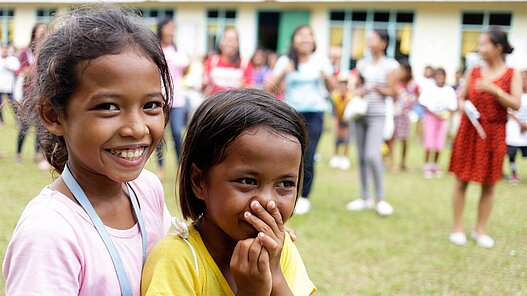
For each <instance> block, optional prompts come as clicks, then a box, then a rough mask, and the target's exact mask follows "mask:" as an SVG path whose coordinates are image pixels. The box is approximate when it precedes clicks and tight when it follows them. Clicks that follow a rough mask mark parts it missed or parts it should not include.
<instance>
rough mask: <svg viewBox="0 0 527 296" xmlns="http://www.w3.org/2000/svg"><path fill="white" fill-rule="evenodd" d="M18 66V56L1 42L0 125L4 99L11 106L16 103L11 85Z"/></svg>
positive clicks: (2, 118)
mask: <svg viewBox="0 0 527 296" xmlns="http://www.w3.org/2000/svg"><path fill="white" fill-rule="evenodd" d="M19 67H20V62H19V61H18V58H17V57H15V56H13V55H11V54H10V53H9V47H8V46H7V44H2V49H1V50H0V127H1V126H2V125H3V123H4V117H3V115H2V109H3V107H4V104H5V101H4V100H5V99H7V100H8V101H9V104H11V105H13V107H15V106H14V105H15V104H16V103H15V102H14V101H13V86H14V85H15V72H16V70H18V68H19ZM6 105H7V104H6Z"/></svg>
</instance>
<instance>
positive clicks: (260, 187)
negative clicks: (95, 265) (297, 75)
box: [142, 89, 316, 295]
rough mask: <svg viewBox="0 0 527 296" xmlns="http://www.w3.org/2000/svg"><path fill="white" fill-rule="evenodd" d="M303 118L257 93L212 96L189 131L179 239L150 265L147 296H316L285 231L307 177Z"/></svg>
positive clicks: (163, 245) (163, 244)
mask: <svg viewBox="0 0 527 296" xmlns="http://www.w3.org/2000/svg"><path fill="white" fill-rule="evenodd" d="M306 141H307V136H306V130H305V125H304V123H303V120H302V118H301V117H300V115H299V114H298V113H297V112H295V111H294V110H293V109H291V108H290V107H289V106H288V105H286V104H285V103H283V102H281V101H279V100H276V99H275V98H274V97H272V96H271V95H268V94H266V93H264V92H262V91H259V90H254V89H253V90H249V89H246V90H229V91H222V92H218V93H215V94H213V95H212V96H211V97H209V99H207V100H205V101H204V102H203V104H202V105H201V106H200V107H199V108H198V110H197V111H196V113H195V115H194V117H193V119H192V121H191V123H190V125H189V127H188V130H187V135H186V139H185V142H184V145H183V151H182V155H181V166H180V171H179V195H180V196H179V202H180V208H181V212H182V216H183V218H185V219H191V220H192V224H190V225H189V227H188V228H187V226H186V225H185V224H179V223H177V222H176V223H174V224H175V226H176V227H177V228H178V230H179V231H178V235H171V236H168V237H166V238H165V239H163V240H162V241H160V242H159V243H158V245H157V246H156V247H155V248H154V250H153V251H152V252H151V253H150V256H149V258H148V259H147V262H146V265H145V268H144V272H143V280H142V294H143V295H310V294H312V293H313V292H314V291H315V290H316V288H315V286H314V285H313V283H312V282H311V280H310V279H309V276H308V275H307V272H306V269H305V267H304V264H303V262H302V259H301V257H300V254H299V253H298V250H297V249H296V247H295V245H294V244H293V243H292V241H291V239H290V237H289V236H288V234H287V233H286V232H285V230H284V222H285V221H287V219H288V218H289V217H290V216H291V215H292V213H293V210H294V207H295V202H296V200H297V198H298V189H299V186H300V180H301V176H302V160H303V158H304V151H305V148H306Z"/></svg>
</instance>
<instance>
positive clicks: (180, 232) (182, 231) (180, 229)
mask: <svg viewBox="0 0 527 296" xmlns="http://www.w3.org/2000/svg"><path fill="white" fill-rule="evenodd" d="M172 226H174V229H175V230H176V231H175V233H176V235H177V236H179V237H180V238H182V239H183V240H184V241H185V242H186V243H187V245H188V246H189V248H190V251H191V252H192V257H194V270H196V274H197V275H199V266H198V256H197V255H196V250H195V249H194V247H193V246H192V244H191V243H190V242H189V241H188V235H189V232H188V226H187V224H185V222H184V221H181V220H180V219H178V218H176V217H172Z"/></svg>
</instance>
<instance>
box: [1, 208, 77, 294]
mask: <svg viewBox="0 0 527 296" xmlns="http://www.w3.org/2000/svg"><path fill="white" fill-rule="evenodd" d="M75 237H76V236H75V233H74V231H73V230H72V228H71V227H70V225H69V224H68V223H67V221H66V220H64V219H63V218H62V216H60V215H59V214H55V215H51V216H49V215H46V217H37V218H36V219H35V218H34V217H28V218H27V219H25V220H23V221H22V222H21V224H20V225H18V226H17V229H16V232H15V234H14V235H13V238H12V240H11V242H10V243H9V246H8V248H7V251H6V256H5V260H4V265H3V274H4V278H5V280H6V294H7V295H77V294H78V293H79V290H80V288H81V277H82V276H81V272H82V260H83V259H82V255H81V254H82V253H81V250H80V247H79V244H78V242H77V241H76V239H75Z"/></svg>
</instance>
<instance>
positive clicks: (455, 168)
mask: <svg viewBox="0 0 527 296" xmlns="http://www.w3.org/2000/svg"><path fill="white" fill-rule="evenodd" d="M512 74H513V69H511V68H509V69H507V71H506V72H505V74H503V76H501V77H500V78H499V79H497V80H495V81H493V83H494V84H496V85H497V86H499V87H500V88H501V89H503V91H505V92H507V93H510V88H511V80H512ZM480 78H481V68H480V67H476V68H474V69H473V70H472V73H471V78H470V81H469V85H468V92H467V98H466V99H467V100H470V101H471V102H472V103H473V104H474V106H476V108H477V109H478V111H479V113H480V114H481V115H480V118H479V122H480V123H481V126H482V127H483V129H484V130H485V133H486V134H487V137H486V138H485V139H482V138H481V137H480V136H479V135H478V133H477V131H476V129H475V128H474V126H473V125H472V123H471V122H470V120H469V119H468V118H467V116H466V115H465V114H463V116H462V117H461V124H460V127H459V130H458V133H457V135H456V139H455V141H454V147H453V150H452V157H451V159H450V167H449V169H448V170H449V171H450V172H452V173H453V174H454V175H455V176H456V177H457V178H458V179H460V180H462V181H466V182H478V183H482V184H495V183H496V182H498V181H499V180H500V179H501V174H502V166H503V159H504V157H505V153H506V151H507V146H506V144H505V124H506V123H507V108H505V107H503V106H502V105H501V104H500V103H499V102H498V100H497V99H496V97H495V96H494V95H492V94H489V93H486V92H483V91H480V90H477V89H476V81H477V80H478V79H480Z"/></svg>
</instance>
